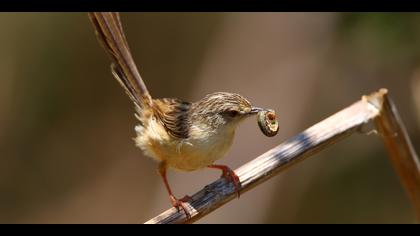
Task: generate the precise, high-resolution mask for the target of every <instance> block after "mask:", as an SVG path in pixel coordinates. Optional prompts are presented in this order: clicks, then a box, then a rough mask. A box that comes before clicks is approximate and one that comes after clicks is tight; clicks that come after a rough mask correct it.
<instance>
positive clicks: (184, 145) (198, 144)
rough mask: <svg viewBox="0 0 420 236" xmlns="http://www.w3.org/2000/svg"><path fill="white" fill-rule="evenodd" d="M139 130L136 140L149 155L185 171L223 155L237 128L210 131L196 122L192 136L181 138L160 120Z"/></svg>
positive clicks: (211, 161) (199, 167) (195, 168)
mask: <svg viewBox="0 0 420 236" xmlns="http://www.w3.org/2000/svg"><path fill="white" fill-rule="evenodd" d="M136 131H137V134H138V136H137V138H136V143H137V145H138V146H139V147H140V148H141V149H142V150H143V151H144V152H145V153H146V154H147V155H148V156H151V157H153V158H154V159H156V160H158V161H165V162H166V163H167V164H168V165H169V166H170V167H172V168H174V169H177V170H181V171H193V170H197V169H201V168H204V167H206V166H208V165H210V164H212V163H213V162H214V161H216V160H218V159H220V158H222V157H223V156H224V155H225V153H226V152H227V150H228V149H229V148H230V146H231V145H232V142H233V137H234V133H235V132H234V129H223V130H212V131H210V130H205V128H204V129H203V127H194V126H193V127H191V129H190V135H189V138H186V139H177V138H173V137H171V136H170V135H168V134H167V133H166V132H165V130H164V128H163V127H162V126H161V125H160V124H158V123H156V122H154V123H153V122H151V123H150V124H149V126H148V127H145V128H143V127H141V128H136Z"/></svg>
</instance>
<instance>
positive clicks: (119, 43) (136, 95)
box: [89, 12, 153, 108]
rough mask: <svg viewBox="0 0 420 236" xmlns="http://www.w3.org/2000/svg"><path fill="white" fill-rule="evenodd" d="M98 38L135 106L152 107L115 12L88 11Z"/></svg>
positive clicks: (115, 75) (117, 78) (116, 75)
mask: <svg viewBox="0 0 420 236" xmlns="http://www.w3.org/2000/svg"><path fill="white" fill-rule="evenodd" d="M89 18H90V20H91V22H92V23H93V26H94V28H95V31H96V35H97V37H98V40H99V41H100V42H101V43H102V44H103V46H104V48H105V50H106V51H107V52H108V53H109V55H110V56H111V58H112V59H113V61H114V63H113V64H112V65H111V70H112V74H113V75H114V77H115V79H116V80H117V81H118V82H119V83H120V84H121V86H122V87H123V88H124V89H125V91H126V93H127V94H128V96H129V97H130V99H131V100H132V101H133V102H134V103H135V105H136V106H137V108H144V107H152V103H153V100H152V98H151V96H150V94H149V92H148V90H147V88H146V85H145V84H144V82H143V80H142V78H141V76H140V73H139V72H138V69H137V66H136V64H135V62H134V60H133V57H132V55H131V52H130V48H129V47H128V43H127V40H126V37H125V34H124V31H123V28H122V24H121V20H120V16H119V14H118V13H116V12H90V13H89Z"/></svg>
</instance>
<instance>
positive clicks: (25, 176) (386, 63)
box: [0, 13, 420, 223]
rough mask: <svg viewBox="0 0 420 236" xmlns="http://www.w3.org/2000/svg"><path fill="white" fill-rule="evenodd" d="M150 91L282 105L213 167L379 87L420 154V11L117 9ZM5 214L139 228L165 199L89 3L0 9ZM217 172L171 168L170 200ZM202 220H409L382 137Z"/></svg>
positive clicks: (323, 158)
mask: <svg viewBox="0 0 420 236" xmlns="http://www.w3.org/2000/svg"><path fill="white" fill-rule="evenodd" d="M122 20H123V24H124V27H125V29H126V33H127V37H128V41H129V43H130V46H131V49H132V51H133V54H134V57H135V60H136V61H137V63H138V65H139V69H140V72H141V74H142V76H143V78H144V79H145V82H146V84H147V85H148V87H149V90H150V91H151V93H152V95H153V96H154V97H178V98H181V99H184V100H187V101H195V100H198V99H200V98H201V97H203V96H204V95H205V94H206V93H210V92H215V91H230V92H237V93H240V94H242V95H244V96H246V97H247V98H249V99H250V100H251V101H252V102H253V103H254V104H255V105H259V106H264V107H270V108H273V109H275V110H276V111H277V113H278V115H279V122H280V132H279V134H278V135H277V136H276V137H274V138H267V137H265V136H263V135H262V134H261V132H260V131H259V130H258V127H257V125H256V121H255V120H253V119H250V120H248V121H246V122H245V123H244V124H243V125H242V126H241V127H240V128H239V130H238V131H237V136H236V139H235V142H234V145H233V147H232V149H231V150H230V151H229V153H228V154H227V156H226V158H225V159H222V160H220V161H219V163H223V164H228V165H230V166H231V167H232V168H237V167H239V166H240V165H241V164H243V163H245V162H247V161H249V160H251V159H253V158H254V157H256V156H257V155H259V154H261V153H263V152H265V151H266V150H268V149H269V148H271V147H273V146H275V145H276V144H279V143H281V142H282V141H283V140H285V139H286V138H288V137H291V136H293V135H295V134H297V133H298V132H300V131H303V130H304V129H305V128H307V127H309V126H310V125H312V124H315V123H316V122H318V121H320V120H322V119H324V118H326V117H327V116H329V115H331V114H333V113H335V112H336V111H338V110H340V109H342V108H344V107H346V106H348V105H350V104H351V103H353V102H355V101H356V100H358V99H359V98H360V97H361V96H362V95H364V94H368V93H370V92H372V91H375V90H377V89H379V88H382V87H386V88H388V89H389V90H390V93H391V96H392V98H393V99H394V101H395V103H396V105H397V107H398V109H399V111H400V113H401V116H402V119H403V120H404V122H405V124H406V126H407V129H408V132H409V134H410V136H411V138H412V141H413V143H414V145H415V148H416V150H420V140H419V139H420V72H419V71H420V70H419V68H420V60H419V59H420V44H419V43H418V42H420V41H419V40H420V14H385V13H374V14H366V13H365V14H357V13H345V14H340V13H138V14H136V13H123V14H122ZM0 29H1V32H2V34H0V51H1V56H0V71H1V76H0V223H142V222H144V221H146V220H148V219H149V218H151V217H153V216H155V215H157V214H158V213H160V212H161V211H163V210H165V209H167V208H168V207H169V206H170V204H169V200H168V197H167V195H166V192H165V189H164V187H163V183H162V182H161V179H160V177H159V176H158V175H157V172H156V166H157V165H156V163H154V162H153V161H152V160H151V159H149V158H147V157H144V156H143V155H142V153H141V151H140V150H139V149H137V148H136V147H135V145H134V142H133V141H132V139H131V138H132V137H134V135H135V132H134V125H135V124H136V121H135V118H134V115H133V114H134V110H133V107H132V104H131V102H130V101H129V99H128V98H127V97H126V95H125V94H124V92H123V90H122V89H121V88H120V86H119V85H118V84H117V83H116V81H114V79H113V78H112V76H111V73H110V71H109V59H108V57H107V55H106V54H105V52H104V51H103V49H102V48H101V47H100V46H99V44H98V42H97V40H96V38H95V36H94V33H93V29H92V27H91V25H90V22H89V21H88V18H87V15H86V14H85V13H2V14H0ZM219 175H220V173H219V172H218V171H214V170H203V171H197V172H193V173H177V172H173V171H171V172H170V173H169V180H170V182H171V184H172V186H173V188H174V191H175V193H176V195H177V196H179V197H182V196H183V195H185V194H192V193H194V192H195V191H197V190H199V189H200V188H201V187H203V186H204V185H205V184H207V183H208V182H210V181H212V180H215V179H216V178H218V177H219ZM199 222H200V223H414V222H415V216H414V212H413V210H412V208H411V206H410V203H409V201H408V198H407V197H406V195H405V193H404V190H403V189H402V187H401V186H400V183H399V180H398V177H397V176H396V174H395V173H394V171H393V169H392V167H391V165H390V162H389V161H388V157H387V155H386V153H385V151H384V148H383V144H382V142H381V138H380V137H378V136H375V135H370V136H366V135H362V134H359V135H353V136H351V137H350V138H348V139H345V140H344V141H342V142H340V143H338V144H336V145H335V146H333V147H331V148H329V149H327V150H326V151H323V152H321V153H319V154H317V155H316V156H314V157H312V158H310V159H308V160H306V161H304V162H302V163H299V164H298V165H296V166H295V167H293V168H291V169H289V170H288V171H286V172H284V173H282V174H280V175H278V176H276V177H275V178H273V179H272V180H270V181H268V182H267V183H265V184H263V185H261V186H259V187H257V188H256V189H254V190H253V191H251V192H248V193H246V194H245V195H243V196H242V197H241V199H240V200H234V201H232V202H230V203H229V204H227V205H225V206H224V207H223V208H221V209H218V210H217V211H215V212H214V213H212V214H210V215H209V216H208V217H206V218H204V219H202V220H201V221H199Z"/></svg>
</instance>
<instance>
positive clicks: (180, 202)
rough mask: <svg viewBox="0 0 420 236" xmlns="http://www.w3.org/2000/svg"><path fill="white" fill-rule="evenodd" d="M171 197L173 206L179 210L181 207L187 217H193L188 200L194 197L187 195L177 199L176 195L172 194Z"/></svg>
mask: <svg viewBox="0 0 420 236" xmlns="http://www.w3.org/2000/svg"><path fill="white" fill-rule="evenodd" d="M170 199H171V203H172V206H173V207H175V208H176V209H177V210H178V212H179V211H180V209H182V210H183V211H184V213H185V216H186V217H187V219H191V214H190V212H189V211H188V206H187V204H186V202H188V201H190V200H191V199H192V198H191V197H190V196H188V195H186V196H185V197H183V198H181V199H176V198H175V197H174V196H170Z"/></svg>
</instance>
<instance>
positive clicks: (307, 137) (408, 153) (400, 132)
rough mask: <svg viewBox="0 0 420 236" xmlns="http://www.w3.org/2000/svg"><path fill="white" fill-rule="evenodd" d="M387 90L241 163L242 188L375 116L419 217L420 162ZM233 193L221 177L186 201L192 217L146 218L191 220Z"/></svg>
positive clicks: (172, 212)
mask: <svg viewBox="0 0 420 236" xmlns="http://www.w3.org/2000/svg"><path fill="white" fill-rule="evenodd" d="M386 94H387V90H386V89H381V90H380V91H379V92H375V93H373V94H371V95H369V96H363V97H362V99H361V100H360V101H358V102H356V103H354V104H353V105H351V106H349V107H347V108H345V109H343V110H341V111H340V112H338V113H336V114H334V115H332V116H330V117H329V118H327V119H325V120H323V121H321V122H319V123H318V124H315V125H313V126H312V127H310V128H308V129H307V130H305V131H304V132H302V133H300V134H298V135H296V136H295V137H292V138H290V139H288V140H286V141H285V142H284V143H282V144H280V145H278V146H277V147H274V148H273V149H271V150H269V151H268V152H266V153H264V154H262V155H261V156H259V157H257V158H255V159H254V160H252V161H250V162H248V163H246V164H245V165H243V166H241V167H240V168H239V169H237V170H236V171H235V172H236V174H237V175H238V176H239V178H240V181H241V184H242V189H241V193H244V192H247V191H249V190H251V189H252V188H254V187H256V186H257V185H259V184H261V183H263V182H265V181H266V180H268V179H270V178H272V177H274V176H275V175H276V174H278V173H279V172H281V171H283V170H285V169H286V168H288V167H290V166H292V165H293V164H296V163H298V162H299V161H302V160H304V159H305V158H307V157H309V156H312V155H313V154H315V153H316V152H318V151H321V150H323V149H325V148H326V147H328V146H330V145H332V144H334V143H335V142H337V141H339V140H341V139H342V138H344V137H346V136H349V135H350V134H352V133H355V132H359V131H360V130H361V128H362V127H363V126H364V125H365V124H367V123H372V122H373V121H375V124H376V125H377V128H378V130H379V132H380V133H381V134H382V135H383V137H384V139H385V143H386V146H387V148H388V151H389V153H390V156H391V160H392V161H393V165H394V167H395V168H396V169H397V173H398V174H399V175H400V177H401V180H402V182H403V184H404V186H405V188H406V189H407V191H408V193H409V194H410V197H411V200H412V202H413V204H414V206H415V208H416V211H417V214H418V216H419V217H420V165H419V162H418V159H417V155H416V154H415V151H414V149H413V148H412V146H411V142H410V140H409V137H408V135H407V133H406V132H405V129H404V126H403V124H402V122H401V120H400V119H399V116H398V114H397V111H396V109H395V108H394V107H393V105H392V103H391V102H390V101H389V100H388V97H387V96H386ZM235 197H236V194H235V189H234V186H233V184H232V183H227V182H226V181H225V180H224V179H218V180H217V181H215V182H213V183H211V184H209V185H207V186H205V187H204V189H202V190H201V191H199V192H197V193H196V194H194V195H193V196H192V200H191V201H189V202H188V203H187V204H188V206H189V209H190V212H191V218H190V219H186V218H185V215H184V213H183V212H182V211H180V212H178V211H177V210H176V209H175V208H171V209H169V210H167V211H165V212H163V213H162V214H160V215H159V216H156V217H155V218H153V219H151V220H149V221H147V222H146V223H147V224H156V223H157V224H166V223H193V222H195V221H197V220H199V219H200V218H202V217H204V216H205V215H207V214H209V213H210V212H212V211H214V210H216V209H217V208H219V207H221V206H222V205H224V204H225V203H227V202H229V201H231V200H233V199H234V198H235Z"/></svg>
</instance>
